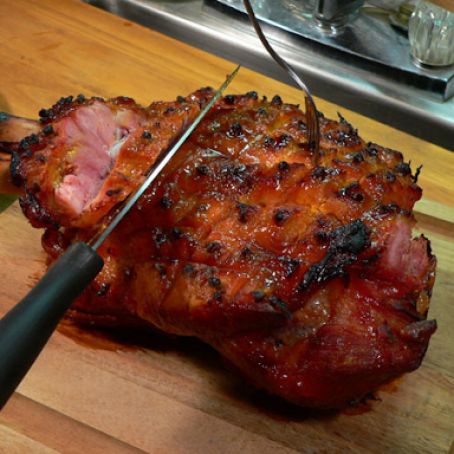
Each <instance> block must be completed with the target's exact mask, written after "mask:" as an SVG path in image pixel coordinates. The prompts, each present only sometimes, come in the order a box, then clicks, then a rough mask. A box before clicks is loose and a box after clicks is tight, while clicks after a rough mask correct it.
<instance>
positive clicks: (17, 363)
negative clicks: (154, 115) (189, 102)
mask: <svg viewBox="0 0 454 454" xmlns="http://www.w3.org/2000/svg"><path fill="white" fill-rule="evenodd" d="M239 69H240V66H238V67H237V68H236V69H235V70H234V71H233V72H232V73H231V74H230V75H229V76H228V77H227V78H226V80H225V81H224V83H223V84H222V85H221V87H220V88H219V89H218V90H217V92H216V93H215V95H214V96H213V98H212V99H211V100H210V102H209V103H208V104H207V105H206V106H205V107H204V108H203V109H202V111H201V112H200V113H199V115H198V116H197V118H196V119H195V120H194V121H193V122H192V123H191V125H190V126H189V127H188V128H187V129H186V130H185V132H184V133H183V134H182V135H181V137H180V138H179V139H178V141H177V142H176V143H175V144H174V145H173V146H172V147H170V148H169V149H168V150H167V151H165V152H164V153H162V154H161V156H160V158H158V160H157V161H156V163H154V164H153V166H152V167H151V169H150V170H149V172H148V176H147V178H146V179H145V181H144V182H143V184H142V185H141V186H140V187H139V188H138V189H137V190H136V191H135V192H134V193H133V194H131V195H130V196H129V198H128V199H127V200H126V202H125V204H124V205H123V207H122V208H121V210H120V211H119V212H118V213H117V214H116V216H115V217H113V219H112V221H111V222H110V223H109V224H108V225H107V226H106V227H105V228H104V229H103V230H102V231H101V232H100V233H99V234H98V235H97V236H96V237H95V238H93V239H92V240H91V241H90V242H89V243H88V244H87V243H82V242H79V243H74V244H72V245H71V246H70V247H69V248H68V250H67V251H66V252H65V253H64V254H63V255H62V256H61V257H60V258H59V259H58V260H57V261H56V262H55V263H54V264H53V265H52V266H51V267H50V268H49V270H48V271H47V272H46V274H45V275H44V276H43V277H42V278H41V279H40V281H39V282H38V283H37V284H36V286H35V287H34V288H33V289H32V290H31V291H30V292H29V293H28V295H26V296H25V298H23V299H22V300H21V301H20V302H19V303H18V304H17V305H16V306H15V307H13V309H11V310H10V311H9V312H8V313H7V314H6V315H5V316H4V317H3V318H2V319H1V320H0V409H1V408H3V406H4V405H5V403H6V402H7V401H8V399H9V398H10V396H11V395H12V393H13V392H14V390H15V389H16V387H17V386H18V385H19V383H20V382H21V381H22V379H23V377H24V376H25V374H26V373H27V371H28V370H29V369H30V367H31V366H32V365H33V363H34V361H35V359H36V358H37V357H38V355H39V353H40V352H41V350H42V349H43V348H44V346H45V345H46V343H47V341H48V340H49V338H50V336H51V335H52V333H53V332H54V330H55V328H56V327H57V325H58V323H59V321H60V320H61V319H62V317H63V315H64V314H65V312H66V311H67V309H68V308H69V307H70V306H71V304H72V302H73V301H74V299H75V298H77V297H78V296H79V295H80V294H81V293H82V292H83V290H84V289H85V288H86V287H87V286H88V285H89V284H90V283H91V282H92V281H93V279H94V278H95V277H96V276H97V275H98V273H99V272H100V271H101V269H102V267H103V265H104V263H103V260H102V258H101V256H100V255H99V254H98V253H97V252H96V250H97V249H99V247H100V246H101V244H102V243H103V242H104V240H105V239H106V238H107V237H108V236H109V234H110V233H111V232H112V230H113V229H114V228H115V227H116V226H117V225H118V224H119V223H120V221H121V220H122V219H123V218H124V217H125V215H126V214H127V213H128V212H129V210H130V209H131V207H132V206H134V204H135V203H136V202H137V200H138V199H139V197H140V196H141V195H142V194H143V193H144V192H145V190H146V189H147V188H148V187H149V186H150V184H151V183H152V182H153V181H154V180H155V179H156V178H157V177H158V175H159V174H160V173H161V171H162V169H163V168H164V167H165V166H166V165H167V163H168V162H169V161H170V160H171V159H172V157H173V156H174V155H175V153H176V152H177V151H178V149H179V148H180V147H181V145H182V144H183V143H184V142H185V140H186V139H187V138H188V137H189V136H190V134H191V133H192V132H193V131H194V129H195V128H196V127H197V126H198V124H199V123H200V122H201V121H202V119H203V118H204V116H205V115H206V114H207V113H208V111H209V110H210V109H211V107H213V105H214V103H215V102H216V101H217V100H218V99H219V98H220V97H221V95H222V93H223V91H224V90H225V88H227V86H228V85H229V84H230V82H231V81H232V80H233V78H234V77H235V76H236V74H237V73H238V71H239Z"/></svg>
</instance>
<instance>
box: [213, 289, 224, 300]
mask: <svg viewBox="0 0 454 454" xmlns="http://www.w3.org/2000/svg"><path fill="white" fill-rule="evenodd" d="M213 299H214V300H216V301H221V300H222V292H221V291H219V290H218V291H217V292H214V293H213Z"/></svg>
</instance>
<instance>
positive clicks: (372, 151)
mask: <svg viewBox="0 0 454 454" xmlns="http://www.w3.org/2000/svg"><path fill="white" fill-rule="evenodd" d="M378 151H379V147H378V145H375V144H373V143H372V142H369V143H368V144H367V145H366V153H367V154H368V155H369V156H371V157H373V158H376V157H377V156H378Z"/></svg>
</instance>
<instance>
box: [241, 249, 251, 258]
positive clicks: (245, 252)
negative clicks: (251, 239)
mask: <svg viewBox="0 0 454 454" xmlns="http://www.w3.org/2000/svg"><path fill="white" fill-rule="evenodd" d="M240 254H241V257H250V256H251V255H252V250H251V249H250V248H248V247H245V248H243V249H241V252H240Z"/></svg>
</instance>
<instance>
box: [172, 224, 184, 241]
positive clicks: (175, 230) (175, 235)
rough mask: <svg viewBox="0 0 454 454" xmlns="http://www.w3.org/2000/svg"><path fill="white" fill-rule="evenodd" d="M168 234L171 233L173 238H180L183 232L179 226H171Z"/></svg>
mask: <svg viewBox="0 0 454 454" xmlns="http://www.w3.org/2000/svg"><path fill="white" fill-rule="evenodd" d="M170 235H172V238H174V239H175V240H179V239H180V238H182V237H183V232H182V231H181V229H180V228H178V227H173V228H172V230H171V231H170Z"/></svg>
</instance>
